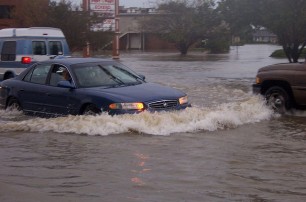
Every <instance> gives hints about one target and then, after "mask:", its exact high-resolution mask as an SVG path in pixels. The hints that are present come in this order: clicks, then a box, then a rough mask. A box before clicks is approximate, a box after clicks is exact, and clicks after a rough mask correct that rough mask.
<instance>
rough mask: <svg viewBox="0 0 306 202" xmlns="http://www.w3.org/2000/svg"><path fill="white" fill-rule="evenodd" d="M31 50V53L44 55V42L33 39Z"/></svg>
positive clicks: (45, 52)
mask: <svg viewBox="0 0 306 202" xmlns="http://www.w3.org/2000/svg"><path fill="white" fill-rule="evenodd" d="M32 51H33V55H46V54H47V51H46V43H45V42H44V41H33V42H32Z"/></svg>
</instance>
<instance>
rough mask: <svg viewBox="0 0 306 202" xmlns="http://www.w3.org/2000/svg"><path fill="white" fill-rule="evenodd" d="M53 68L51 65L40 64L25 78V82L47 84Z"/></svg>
mask: <svg viewBox="0 0 306 202" xmlns="http://www.w3.org/2000/svg"><path fill="white" fill-rule="evenodd" d="M50 68H51V66H50V64H39V65H37V66H36V67H35V68H34V69H33V70H32V71H29V72H28V74H27V75H26V76H25V77H24V81H28V82H31V83H37V84H45V83H46V80H47V77H48V73H49V70H50Z"/></svg>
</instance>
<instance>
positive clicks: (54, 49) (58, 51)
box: [49, 41, 63, 55]
mask: <svg viewBox="0 0 306 202" xmlns="http://www.w3.org/2000/svg"><path fill="white" fill-rule="evenodd" d="M49 53H50V55H63V47H62V43H61V42H60V41H49Z"/></svg>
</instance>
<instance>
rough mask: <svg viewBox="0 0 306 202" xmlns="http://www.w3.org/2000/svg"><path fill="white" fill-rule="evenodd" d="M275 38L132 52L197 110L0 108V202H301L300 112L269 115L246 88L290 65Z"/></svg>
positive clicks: (304, 170) (304, 115)
mask: <svg viewBox="0 0 306 202" xmlns="http://www.w3.org/2000/svg"><path fill="white" fill-rule="evenodd" d="M275 49H279V47H278V46H272V45H245V46H242V47H232V49H231V51H230V53H229V54H222V55H205V54H203V53H201V52H196V53H190V55H189V56H185V57H181V56H179V55H178V54H177V53H140V52H130V53H123V54H122V55H121V59H120V60H121V62H122V63H124V64H126V65H128V66H130V67H131V68H132V69H134V70H135V71H137V72H138V73H140V74H143V75H145V76H146V78H147V81H150V82H156V83H160V84H163V85H167V86H172V87H174V88H178V89H181V90H183V91H185V92H186V93H187V94H188V95H189V99H190V101H191V102H192V105H193V107H192V108H189V109H187V110H184V111H179V112H164V113H155V114H150V113H142V114H138V115H122V116H113V117H111V116H108V115H105V114H102V115H100V116H69V117H60V118H53V119H42V118H35V117H27V116H24V115H22V114H20V113H18V112H6V111H3V110H2V111H1V110H0V162H1V164H0V201H3V202H24V201H30V202H32V201H33V202H37V201H39V202H40V201H44V202H53V201H61V202H62V201H64V202H66V201H73V202H83V201H93V202H101V201H102V202H121V201H122V202H170V201H171V202H202V201H209V202H210V201H256V202H259V201H260V202H261V201H265V202H266V201H277V202H279V201H305V200H306V158H305V156H306V147H305V144H306V112H303V111H295V112H294V113H293V114H290V115H283V116H280V115H278V114H274V113H273V112H272V111H271V110H270V109H269V108H268V107H266V106H265V104H264V101H263V99H262V98H261V97H260V96H256V95H253V94H252V92H251V85H252V83H253V81H254V77H255V75H256V72H257V70H258V69H259V68H260V67H262V66H265V65H269V64H273V63H280V62H286V60H282V59H281V60H280V59H273V58H270V57H269V55H270V53H271V52H272V51H273V50H275Z"/></svg>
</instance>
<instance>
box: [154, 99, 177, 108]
mask: <svg viewBox="0 0 306 202" xmlns="http://www.w3.org/2000/svg"><path fill="white" fill-rule="evenodd" d="M177 104H178V103H177V100H161V101H156V102H151V103H149V108H151V109H157V110H158V109H169V108H174V107H176V106H177Z"/></svg>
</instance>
